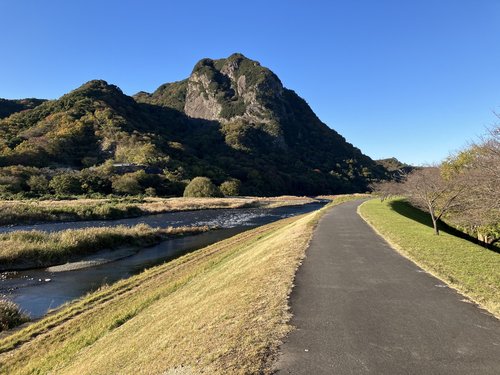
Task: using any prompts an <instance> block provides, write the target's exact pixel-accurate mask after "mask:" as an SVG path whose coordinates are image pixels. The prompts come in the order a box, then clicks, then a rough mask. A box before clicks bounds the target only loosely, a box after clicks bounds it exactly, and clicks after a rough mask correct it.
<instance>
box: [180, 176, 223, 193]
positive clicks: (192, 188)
mask: <svg viewBox="0 0 500 375" xmlns="http://www.w3.org/2000/svg"><path fill="white" fill-rule="evenodd" d="M221 195H222V194H221V192H220V190H219V189H218V188H217V186H215V185H214V184H213V183H212V181H210V179H209V178H207V177H195V178H193V180H192V181H191V182H190V183H189V184H188V185H187V186H186V189H184V196H185V197H220V196H221Z"/></svg>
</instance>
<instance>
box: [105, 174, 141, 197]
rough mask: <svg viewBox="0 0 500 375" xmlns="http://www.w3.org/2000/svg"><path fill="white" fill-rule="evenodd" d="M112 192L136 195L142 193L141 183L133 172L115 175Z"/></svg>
mask: <svg viewBox="0 0 500 375" xmlns="http://www.w3.org/2000/svg"><path fill="white" fill-rule="evenodd" d="M112 188H113V192H115V193H118V194H129V195H137V194H140V193H142V188H141V185H140V184H139V181H138V180H137V175H136V174H135V173H126V174H124V175H122V176H116V177H115V178H114V180H113V183H112Z"/></svg>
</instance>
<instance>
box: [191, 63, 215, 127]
mask: <svg viewBox="0 0 500 375" xmlns="http://www.w3.org/2000/svg"><path fill="white" fill-rule="evenodd" d="M209 86H210V81H209V79H208V78H207V76H206V75H204V74H198V73H193V74H192V75H191V77H190V78H189V80H188V88H187V94H186V104H185V105H184V112H185V113H186V114H187V115H188V116H189V117H194V118H201V119H205V120H219V114H220V112H221V110H222V105H221V104H220V103H219V102H218V101H217V98H216V96H215V94H216V93H214V92H213V91H212V90H210V88H209Z"/></svg>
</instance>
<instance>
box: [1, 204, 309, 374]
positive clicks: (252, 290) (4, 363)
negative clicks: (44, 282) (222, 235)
mask: <svg viewBox="0 0 500 375" xmlns="http://www.w3.org/2000/svg"><path fill="white" fill-rule="evenodd" d="M318 217H319V216H318V213H312V214H307V215H303V216H300V217H294V218H289V219H284V220H280V221H277V222H274V223H272V224H268V225H266V226H262V227H259V228H256V229H253V230H250V231H247V232H244V233H242V234H239V235H237V236H234V237H232V238H230V239H227V240H224V241H221V242H219V243H216V244H214V245H212V246H209V247H206V248H204V249H202V250H199V251H197V252H194V253H191V254H188V255H185V256H183V257H181V258H179V259H176V260H174V261H172V262H169V263H166V264H164V265H162V266H158V267H154V268H151V269H149V270H146V271H145V272H144V273H142V274H140V275H137V276H135V277H132V278H130V279H127V280H123V281H120V282H118V283H116V284H114V285H113V286H111V287H108V288H105V289H102V290H100V291H98V292H95V293H93V294H91V295H89V296H88V297H86V298H83V299H82V300H80V301H77V302H75V303H72V304H70V305H69V306H67V307H66V308H64V309H61V310H59V311H58V312H56V313H54V314H52V315H49V316H48V317H46V318H44V319H42V320H41V321H39V322H36V323H34V324H32V325H30V326H28V327H27V328H25V329H23V330H21V331H19V332H16V333H14V334H12V335H11V336H9V337H7V338H5V339H3V340H1V341H0V353H2V354H0V364H1V366H0V373H3V374H28V373H44V374H45V373H54V374H55V373H57V374H78V375H84V374H198V373H206V374H255V373H270V372H271V371H272V370H271V367H270V365H271V363H272V358H273V355H274V353H276V350H277V348H278V345H279V344H280V342H281V339H282V338H283V337H284V335H285V334H286V333H287V332H288V331H289V330H290V326H289V325H288V324H287V322H288V320H289V318H290V313H289V310H288V295H289V293H290V291H291V287H292V282H293V278H294V275H295V271H296V269H297V267H298V265H299V264H300V261H301V259H302V258H303V256H304V253H305V249H306V247H307V244H308V242H309V239H310V237H311V235H312V232H313V229H314V224H315V223H316V221H317V220H318Z"/></svg>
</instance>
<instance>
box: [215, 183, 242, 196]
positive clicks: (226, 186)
mask: <svg viewBox="0 0 500 375" xmlns="http://www.w3.org/2000/svg"><path fill="white" fill-rule="evenodd" d="M219 189H220V192H221V193H222V194H224V196H226V197H228V196H236V195H240V190H241V182H240V180H237V179H231V180H227V181H224V182H223V183H222V184H221V185H220V188H219Z"/></svg>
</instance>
